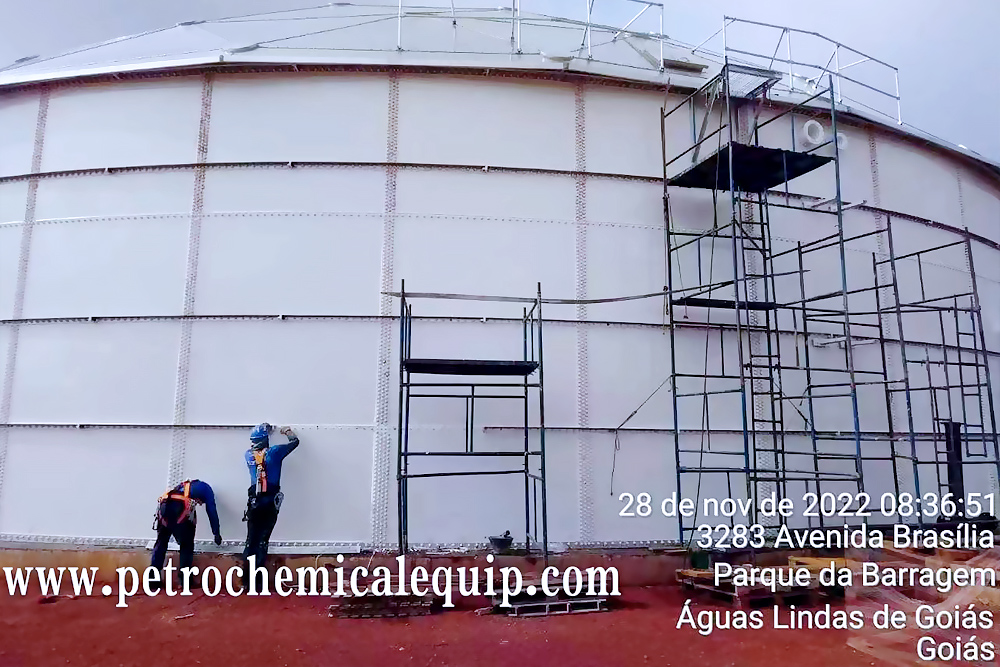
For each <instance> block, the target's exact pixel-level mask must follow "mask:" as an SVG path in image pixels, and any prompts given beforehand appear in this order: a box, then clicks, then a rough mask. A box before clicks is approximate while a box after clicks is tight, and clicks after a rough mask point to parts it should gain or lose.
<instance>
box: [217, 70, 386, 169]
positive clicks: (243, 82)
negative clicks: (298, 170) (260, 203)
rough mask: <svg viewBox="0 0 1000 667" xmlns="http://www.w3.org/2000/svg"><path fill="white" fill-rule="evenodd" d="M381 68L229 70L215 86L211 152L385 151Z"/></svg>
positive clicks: (376, 158) (313, 154)
mask: <svg viewBox="0 0 1000 667" xmlns="http://www.w3.org/2000/svg"><path fill="white" fill-rule="evenodd" d="M388 95H389V80H388V77H386V76H384V75H374V76H373V75H358V74H333V75H331V74H303V75H298V76H294V75H288V74H279V75H275V76H267V75H255V76H248V77H233V78H229V77H224V78H220V79H218V80H217V81H216V83H215V87H214V90H213V91H212V130H211V133H212V134H211V142H210V143H209V149H208V150H209V159H210V160H211V161H214V162H238V161H255V160H262V161H266V160H279V161H283V160H303V161H305V160H330V161H335V160H345V161H369V162H382V161H384V160H385V159H386V128H387V124H388V120H387V119H388V111H387V108H388Z"/></svg>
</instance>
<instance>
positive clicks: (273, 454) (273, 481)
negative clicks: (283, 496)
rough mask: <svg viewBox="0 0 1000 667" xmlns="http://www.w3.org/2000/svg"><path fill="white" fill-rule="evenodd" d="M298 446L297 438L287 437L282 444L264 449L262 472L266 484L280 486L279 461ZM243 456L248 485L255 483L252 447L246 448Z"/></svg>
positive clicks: (254, 463)
mask: <svg viewBox="0 0 1000 667" xmlns="http://www.w3.org/2000/svg"><path fill="white" fill-rule="evenodd" d="M298 446H299V439H298V438H297V437H296V438H289V439H288V442H287V443H286V444H283V445H271V446H270V447H268V448H267V449H265V450H264V474H265V475H267V486H268V488H270V487H278V486H281V463H282V461H284V460H285V457H286V456H288V455H289V454H291V453H292V452H293V451H295V448H296V447H298ZM244 458H245V459H246V462H247V468H248V469H249V470H250V486H256V485H257V462H256V461H255V460H254V458H253V449H248V450H247V451H246V454H244Z"/></svg>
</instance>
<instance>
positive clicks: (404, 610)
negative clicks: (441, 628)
mask: <svg viewBox="0 0 1000 667" xmlns="http://www.w3.org/2000/svg"><path fill="white" fill-rule="evenodd" d="M434 602H435V601H434V600H433V599H425V598H412V599H408V598H400V597H388V596H387V597H368V596H366V597H360V598H345V600H344V601H343V602H341V603H340V604H332V605H330V607H329V610H328V611H329V616H330V618H403V617H406V616H428V615H430V614H431V613H433V611H434Z"/></svg>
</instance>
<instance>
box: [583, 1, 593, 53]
mask: <svg viewBox="0 0 1000 667" xmlns="http://www.w3.org/2000/svg"><path fill="white" fill-rule="evenodd" d="M584 2H586V3H587V60H590V59H591V58H593V57H594V56H593V53H592V52H591V50H590V20H591V10H592V9H593V7H594V0H584Z"/></svg>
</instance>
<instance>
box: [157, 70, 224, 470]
mask: <svg viewBox="0 0 1000 667" xmlns="http://www.w3.org/2000/svg"><path fill="white" fill-rule="evenodd" d="M213 81H214V78H213V75H212V74H211V73H208V74H205V76H204V77H203V78H202V84H201V114H200V119H199V122H198V147H197V148H198V156H197V164H198V165H204V164H205V163H206V162H208V135H209V130H210V127H211V120H212V86H213ZM206 171H207V170H206V168H205V167H204V166H197V167H195V169H194V186H193V192H192V196H191V222H190V226H189V228H188V251H187V271H186V277H185V282H184V304H183V310H182V314H183V315H184V316H185V317H189V316H191V315H194V304H195V290H196V288H197V285H198V257H199V253H200V251H201V223H202V218H203V217H204V212H205V175H206ZM193 328H194V322H193V320H191V319H184V320H182V321H181V329H180V341H179V345H178V352H177V381H176V385H175V389H174V425H175V427H176V426H182V425H183V424H184V423H185V421H186V419H187V389H188V374H189V371H190V366H191V336H192V333H193ZM186 449H187V431H186V430H185V429H183V428H174V429H172V432H171V441H170V457H169V459H168V464H167V485H168V486H173V485H175V484H177V483H179V482H180V481H181V478H182V477H183V475H184V458H185V453H186Z"/></svg>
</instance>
